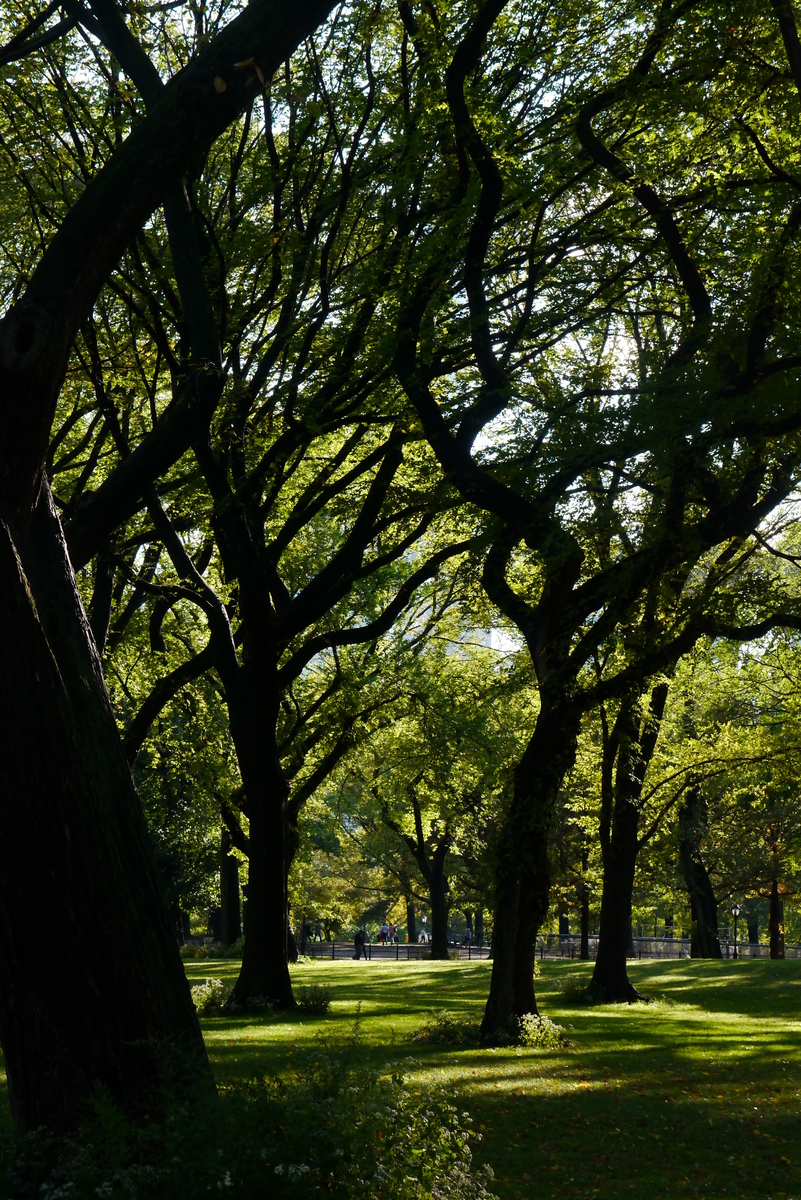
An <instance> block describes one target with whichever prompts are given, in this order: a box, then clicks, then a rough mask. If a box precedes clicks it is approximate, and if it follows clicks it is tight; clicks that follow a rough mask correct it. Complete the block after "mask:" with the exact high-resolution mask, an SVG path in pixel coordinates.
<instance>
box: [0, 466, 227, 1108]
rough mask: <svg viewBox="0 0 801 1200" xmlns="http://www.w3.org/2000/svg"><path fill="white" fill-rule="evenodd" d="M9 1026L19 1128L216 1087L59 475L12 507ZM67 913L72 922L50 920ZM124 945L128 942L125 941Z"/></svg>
mask: <svg viewBox="0 0 801 1200" xmlns="http://www.w3.org/2000/svg"><path fill="white" fill-rule="evenodd" d="M0 661H1V662H2V664H3V690H2V694H3V697H4V701H3V719H2V721H0V789H1V790H2V796H3V805H2V809H1V810H0V811H1V812H2V816H1V817H0V835H1V836H0V856H2V857H1V858H0V905H2V912H3V920H2V922H0V977H1V978H2V988H0V1039H1V1040H2V1044H3V1049H4V1052H5V1060H6V1068H7V1072H8V1082H9V1093H10V1098H11V1106H12V1111H13V1114H14V1118H15V1121H16V1123H17V1124H18V1126H19V1127H21V1128H36V1127H37V1126H39V1125H48V1126H51V1127H53V1128H68V1127H69V1126H71V1125H73V1124H74V1123H75V1121H76V1120H77V1119H79V1117H80V1114H81V1111H82V1108H83V1105H84V1104H85V1102H86V1099H87V1097H88V1096H89V1095H90V1094H91V1092H92V1088H93V1086H94V1084H95V1083H96V1082H99V1083H101V1084H102V1085H103V1086H104V1087H105V1088H106V1089H107V1090H108V1092H109V1094H110V1095H111V1097H112V1099H113V1100H114V1101H115V1102H117V1103H119V1104H121V1105H122V1106H124V1107H125V1108H126V1109H127V1110H128V1111H130V1112H133V1113H148V1114H150V1115H153V1116H156V1115H158V1113H159V1111H160V1109H161V1104H162V1101H163V1097H162V1096H161V1095H160V1089H161V1087H162V1086H163V1081H164V1080H165V1079H167V1080H169V1079H170V1077H171V1076H172V1077H173V1078H174V1079H178V1078H179V1072H180V1071H181V1070H182V1069H184V1068H186V1074H187V1076H188V1075H189V1074H192V1073H194V1075H195V1078H194V1079H193V1080H192V1081H191V1082H189V1081H188V1080H187V1083H186V1084H184V1085H180V1084H179V1090H180V1088H181V1087H183V1091H184V1094H185V1095H190V1094H191V1093H192V1092H193V1091H196V1090H197V1088H198V1084H200V1088H201V1091H203V1090H206V1091H210V1090H211V1089H212V1087H213V1084H212V1081H211V1074H210V1072H209V1068H208V1061H207V1058H206V1053H205V1049H204V1046H203V1041H202V1038H201V1036H200V1029H199V1026H198V1022H197V1016H196V1014H195V1011H194V1008H193V1005H192V1001H191V998H190V995H189V988H188V985H187V982H186V978H185V976H184V972H183V967H182V964H181V960H180V957H179V954H178V946H177V942H176V937H175V932H174V930H173V928H172V923H171V921H170V918H169V914H168V911H167V906H166V904H165V901H164V898H163V895H162V893H161V889H160V885H159V881H158V876H157V873H156V870H155V866H154V863H153V860H152V856H151V853H150V848H149V845H148V838H147V830H146V827H145V822H144V817H143V814H142V810H141V807H140V804H139V801H138V798H137V796H136V793H135V791H134V788H133V783H132V781H131V776H130V771H129V769H128V766H127V763H126V761H125V757H124V754H123V752H122V747H121V744H120V739H119V735H118V733H117V729H116V726H115V722H114V718H113V715H112V713H111V709H110V706H109V703H108V698H107V695H106V691H105V686H104V683H103V677H102V671H101V668H100V663H99V660H98V658H97V654H96V651H95V646H94V639H93V638H92V635H91V633H90V630H89V625H88V621H87V619H86V616H85V614H84V612H83V609H82V607H81V603H80V600H79V598H78V593H77V589H76V586H75V579H74V576H73V573H72V569H71V567H70V564H69V560H68V558H67V553H66V546H65V544H64V541H63V537H62V534H61V528H60V525H59V522H58V518H57V517H56V514H55V510H54V508H53V506H52V500H51V498H50V493H49V489H48V487H47V485H46V483H45V484H43V486H42V490H41V493H40V497H39V501H38V504H37V506H36V508H35V510H34V511H33V514H32V516H31V517H30V519H29V523H28V524H27V527H26V528H23V529H20V528H19V526H18V525H17V523H16V522H15V521H14V520H13V519H10V518H9V515H8V514H6V515H5V518H4V519H0ZM53 914H58V922H59V928H58V936H56V937H53V936H51V929H52V921H53ZM121 945H122V946H123V947H124V950H121V949H120V946H121Z"/></svg>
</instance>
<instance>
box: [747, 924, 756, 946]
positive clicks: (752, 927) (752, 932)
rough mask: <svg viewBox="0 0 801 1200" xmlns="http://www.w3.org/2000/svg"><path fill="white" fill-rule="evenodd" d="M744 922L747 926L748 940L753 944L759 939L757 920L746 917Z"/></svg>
mask: <svg viewBox="0 0 801 1200" xmlns="http://www.w3.org/2000/svg"><path fill="white" fill-rule="evenodd" d="M746 924H747V926H748V941H749V942H750V943H751V945H752V946H753V945H755V944H756V943H757V942H758V941H759V921H758V920H756V918H754V919H753V920H751V919H747V921H746Z"/></svg>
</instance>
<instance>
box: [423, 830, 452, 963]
mask: <svg viewBox="0 0 801 1200" xmlns="http://www.w3.org/2000/svg"><path fill="white" fill-rule="evenodd" d="M444 867H445V849H444V848H443V852H442V853H440V852H439V847H438V848H437V851H436V852H435V853H434V854H433V855H432V858H431V870H430V871H429V877H428V879H427V880H426V883H427V884H428V894H429V897H430V900H431V957H432V958H436V959H443V960H444V959H447V957H448V891H447V880H446V878H445V871H444Z"/></svg>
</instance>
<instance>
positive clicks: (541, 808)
mask: <svg viewBox="0 0 801 1200" xmlns="http://www.w3.org/2000/svg"><path fill="white" fill-rule="evenodd" d="M577 739H578V716H577V714H576V713H575V712H573V711H572V710H571V709H570V708H569V707H561V706H560V705H559V703H558V702H557V701H556V700H555V699H554V698H552V697H551V696H549V694H548V693H547V692H546V691H545V690H543V692H542V695H541V707H540V713H539V717H538V719H537V725H536V728H535V730H534V734H533V736H532V738H531V740H530V742H529V744H528V746H527V747H526V751H525V753H524V755H523V758H522V759H521V761H520V763H519V765H518V767H517V768H516V770H515V775H514V790H513V794H512V802H511V804H510V806H509V811H508V813H507V816H506V819H505V821H504V823H503V826H502V828H501V831H500V837H499V847H498V857H497V862H496V872H495V875H496V886H495V894H496V907H495V919H494V922H493V931H492V979H491V982H490V993H489V997H488V999H487V1005H486V1008H485V1011H484V1018H483V1020H482V1023H481V1036H482V1037H483V1038H485V1039H490V1038H492V1037H493V1036H495V1034H496V1033H497V1032H499V1031H502V1030H505V1029H506V1028H507V1026H508V1024H509V1022H510V1020H511V1019H512V1018H514V1017H521V1016H523V1015H524V1014H525V1013H537V1012H538V1011H539V1010H538V1008H537V999H536V996H535V993H534V950H535V943H536V939H537V932H538V931H539V928H540V926H541V924H542V922H543V921H544V919H545V916H546V914H547V912H548V903H549V896H550V883H551V880H550V868H549V863H548V833H549V830H550V824H551V817H552V815H553V810H554V807H555V804H556V799H557V796H558V792H559V788H560V787H561V784H562V780H563V779H564V777H565V775H566V774H567V772H568V771H569V769H570V768H571V766H572V765H573V762H574V760H575V754H576V742H577Z"/></svg>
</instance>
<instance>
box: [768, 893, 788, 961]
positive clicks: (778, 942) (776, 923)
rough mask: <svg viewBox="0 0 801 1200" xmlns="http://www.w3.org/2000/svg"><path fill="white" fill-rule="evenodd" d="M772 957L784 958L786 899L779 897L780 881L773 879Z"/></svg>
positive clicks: (769, 918)
mask: <svg viewBox="0 0 801 1200" xmlns="http://www.w3.org/2000/svg"><path fill="white" fill-rule="evenodd" d="M768 933H769V935H770V957H771V958H784V901H783V900H782V899H780V897H779V881H778V879H773V880H771V885H770V913H769V916H768Z"/></svg>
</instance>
